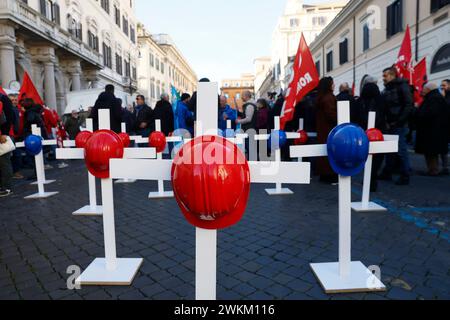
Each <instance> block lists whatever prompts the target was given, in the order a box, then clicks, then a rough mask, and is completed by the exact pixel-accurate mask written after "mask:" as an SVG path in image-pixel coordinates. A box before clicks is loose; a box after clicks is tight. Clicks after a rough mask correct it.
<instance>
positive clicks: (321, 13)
mask: <svg viewBox="0 0 450 320" xmlns="http://www.w3.org/2000/svg"><path fill="white" fill-rule="evenodd" d="M347 2H348V1H347V0H341V1H329V2H324V3H323V4H317V5H309V4H305V3H304V1H302V0H287V3H286V7H285V10H284V13H283V15H282V16H281V17H280V18H279V21H278V24H277V26H276V28H275V30H274V32H273V34H272V45H271V69H272V71H271V73H272V77H273V81H272V82H273V84H272V85H271V87H272V91H276V92H280V91H281V90H282V89H286V88H287V87H288V86H289V83H286V81H285V79H286V73H285V67H286V65H287V64H288V63H289V58H290V57H292V56H295V55H296V53H297V50H298V45H299V43H300V37H301V34H302V33H303V35H304V36H305V39H306V42H307V43H308V44H309V43H311V42H313V41H314V40H315V39H316V37H317V36H318V35H319V34H320V33H321V32H322V30H323V29H324V28H325V27H326V26H327V25H328V24H329V23H330V22H331V21H332V20H333V19H334V18H335V17H336V15H337V14H338V13H339V12H340V11H341V10H342V9H343V8H344V6H345V5H346V4H347ZM267 73H268V71H267ZM263 82H264V81H261V80H259V81H258V83H257V84H258V85H259V84H260V83H261V84H262V83H263ZM255 90H256V92H260V91H261V90H260V87H259V86H256V87H255Z"/></svg>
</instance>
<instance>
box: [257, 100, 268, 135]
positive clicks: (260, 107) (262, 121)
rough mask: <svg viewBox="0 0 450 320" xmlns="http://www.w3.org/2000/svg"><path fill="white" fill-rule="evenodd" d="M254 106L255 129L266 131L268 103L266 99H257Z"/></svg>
mask: <svg viewBox="0 0 450 320" xmlns="http://www.w3.org/2000/svg"><path fill="white" fill-rule="evenodd" d="M256 106H257V111H256V131H257V132H261V131H265V132H264V133H267V131H268V129H269V113H270V107H269V103H268V102H267V100H266V99H258V101H257V102H256Z"/></svg>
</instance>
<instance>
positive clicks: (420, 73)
mask: <svg viewBox="0 0 450 320" xmlns="http://www.w3.org/2000/svg"><path fill="white" fill-rule="evenodd" d="M413 78H414V89H415V90H414V102H415V103H416V104H417V105H419V106H420V105H421V104H422V102H423V97H422V95H421V93H422V89H423V86H424V85H425V84H426V83H427V82H428V76H427V58H423V59H422V60H421V61H420V62H419V63H418V64H417V65H416V66H415V67H414V76H413Z"/></svg>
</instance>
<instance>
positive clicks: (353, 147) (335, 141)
mask: <svg viewBox="0 0 450 320" xmlns="http://www.w3.org/2000/svg"><path fill="white" fill-rule="evenodd" d="M369 146H370V142H369V139H368V138H367V135H366V133H365V132H364V130H363V129H362V128H361V127H359V126H357V125H355V124H351V123H345V124H341V125H339V126H337V127H336V128H334V129H333V131H331V133H330V135H329V136H328V142H327V148H328V160H329V162H330V165H331V167H332V168H333V170H334V171H335V172H336V173H337V174H339V175H341V176H345V177H351V176H355V175H357V174H359V173H360V172H361V171H362V170H363V169H364V166H365V164H366V161H367V158H368V156H369Z"/></svg>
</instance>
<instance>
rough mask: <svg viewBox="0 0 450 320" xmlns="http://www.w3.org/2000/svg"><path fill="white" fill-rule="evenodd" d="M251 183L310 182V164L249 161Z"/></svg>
mask: <svg viewBox="0 0 450 320" xmlns="http://www.w3.org/2000/svg"><path fill="white" fill-rule="evenodd" d="M248 164H249V166H250V177H251V181H252V183H288V184H309V183H311V164H310V163H299V162H269V161H250V162H249V163H248Z"/></svg>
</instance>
